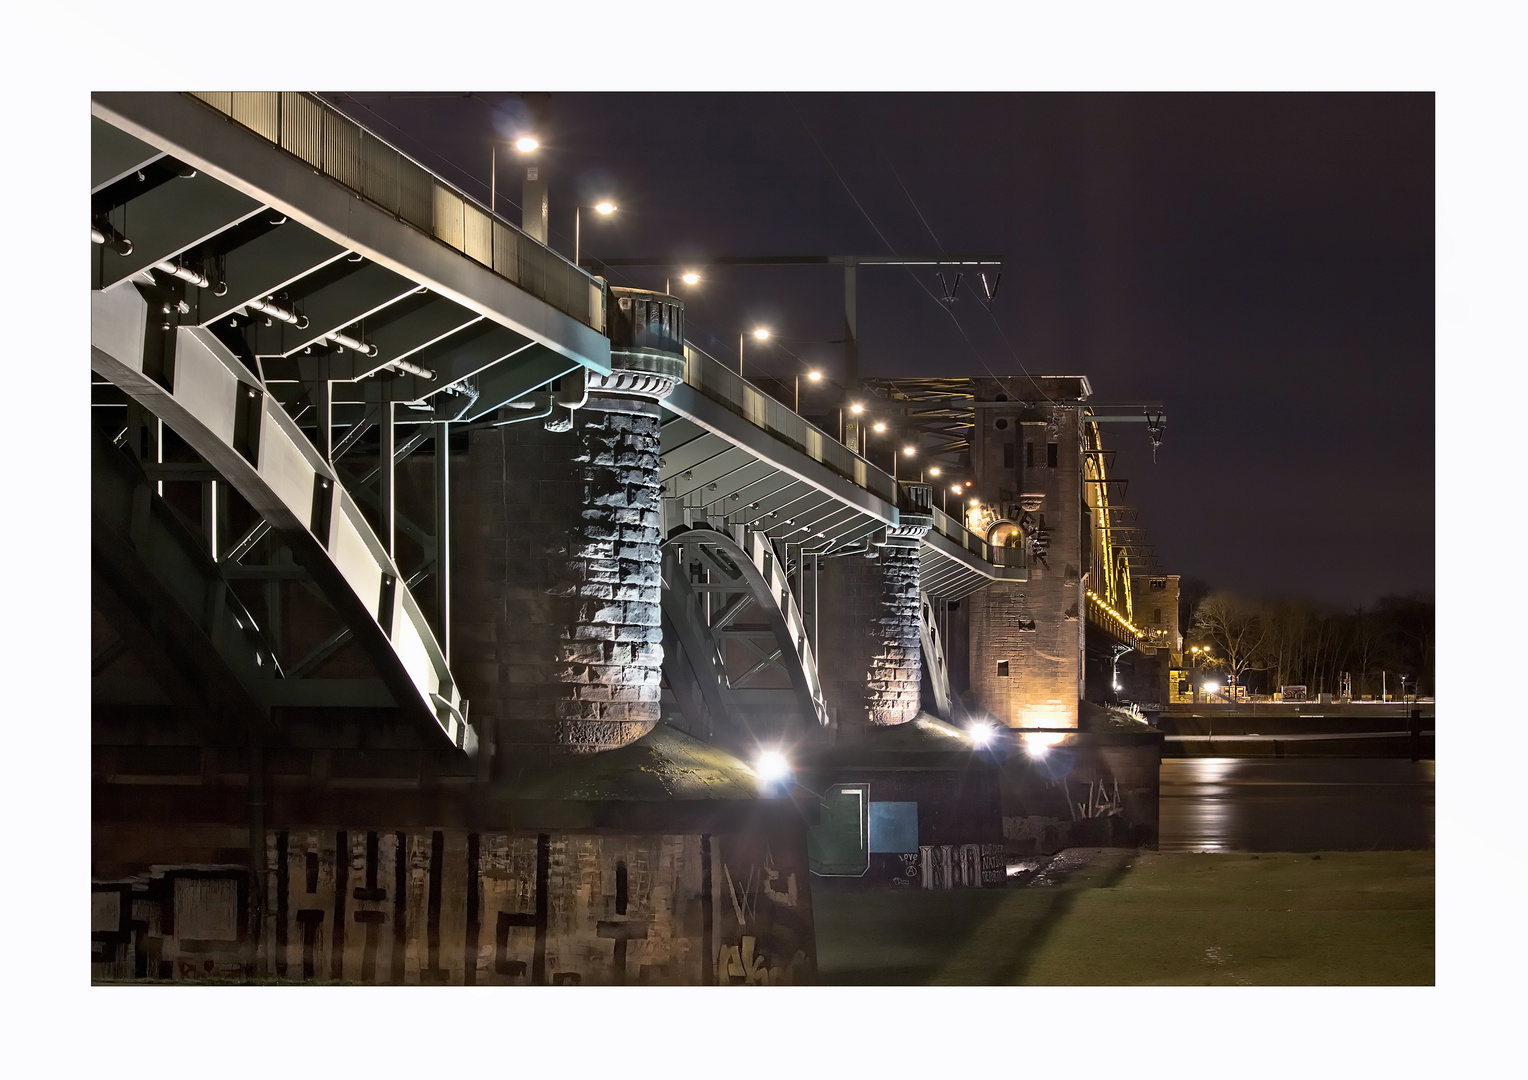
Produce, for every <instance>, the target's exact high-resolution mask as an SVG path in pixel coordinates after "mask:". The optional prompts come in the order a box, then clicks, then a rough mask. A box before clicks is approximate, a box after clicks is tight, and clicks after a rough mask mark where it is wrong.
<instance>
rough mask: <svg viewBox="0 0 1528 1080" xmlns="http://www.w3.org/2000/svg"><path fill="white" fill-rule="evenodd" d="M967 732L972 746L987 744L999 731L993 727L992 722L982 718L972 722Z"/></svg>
mask: <svg viewBox="0 0 1528 1080" xmlns="http://www.w3.org/2000/svg"><path fill="white" fill-rule="evenodd" d="M966 734H967V735H968V736H970V739H971V745H972V746H986V745H987V744H988V743H990V742H991V741H992V737H993V736H994V735H995V734H997V732H996V731H995V730H994V729H993V727H992V725H991V724H989V723H987V722H986V721H984V720H982V721H978V722H976V723H974V724H972V725H971V726H970V727H969V728H967V729H966Z"/></svg>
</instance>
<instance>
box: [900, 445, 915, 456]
mask: <svg viewBox="0 0 1528 1080" xmlns="http://www.w3.org/2000/svg"><path fill="white" fill-rule="evenodd" d="M917 452H918V448H917V447H916V446H904V447H902V453H904V454H906V455H907V456H908V457H912V456H913V455H914V454H916V453H917Z"/></svg>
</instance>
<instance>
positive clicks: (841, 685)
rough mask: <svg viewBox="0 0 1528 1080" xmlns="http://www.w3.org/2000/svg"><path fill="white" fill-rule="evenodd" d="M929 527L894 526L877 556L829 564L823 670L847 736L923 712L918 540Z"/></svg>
mask: <svg viewBox="0 0 1528 1080" xmlns="http://www.w3.org/2000/svg"><path fill="white" fill-rule="evenodd" d="M926 531H927V529H925V528H923V527H914V528H909V529H894V530H892V531H891V534H890V535H889V536H888V537H887V544H886V546H885V547H882V548H880V550H879V554H878V556H877V557H876V558H874V559H865V558H861V557H859V556H852V555H851V556H846V557H844V558H839V559H829V560H827V561H826V562H824V563H823V564H822V570H821V574H820V579H819V585H818V590H819V601H820V605H821V606H820V608H819V615H818V619H819V624H818V625H819V628H820V647H819V650H818V670H819V672H820V673H821V678H822V688H823V697H824V699H825V700H826V701H827V704H828V709H829V713H830V715H832V714H834V713H835V712H836V715H837V721H838V735H839V738H840V739H841V740H843V739H854V738H856V737H858V736H861V735H863V734H864V733H865V732H866V731H867V730H868V729H870V728H878V727H887V726H892V725H896V724H904V723H906V722H907V721H909V720H912V719H913V718H914V717H916V716H917V715H918V712H919V709H920V706H921V696H920V692H919V683H920V682H921V680H922V677H923V654H922V647H921V645H920V644H919V641H918V544H919V542H920V541H921V540H922V534H923V533H924V532H926Z"/></svg>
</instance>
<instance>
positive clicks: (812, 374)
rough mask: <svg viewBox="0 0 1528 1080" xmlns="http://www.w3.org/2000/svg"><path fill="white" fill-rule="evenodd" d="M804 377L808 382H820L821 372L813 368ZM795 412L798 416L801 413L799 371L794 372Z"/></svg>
mask: <svg viewBox="0 0 1528 1080" xmlns="http://www.w3.org/2000/svg"><path fill="white" fill-rule="evenodd" d="M806 377H807V381H808V382H821V381H822V372H820V371H818V370H817V369H816V368H813V369H812V370H811V371H808V372H807V373H806ZM796 412H797V414H798V415H799V414H800V412H801V372H799V371H798V372H796Z"/></svg>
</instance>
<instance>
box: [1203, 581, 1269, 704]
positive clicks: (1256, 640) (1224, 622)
mask: <svg viewBox="0 0 1528 1080" xmlns="http://www.w3.org/2000/svg"><path fill="white" fill-rule="evenodd" d="M1193 635H1194V637H1196V638H1197V639H1199V640H1200V641H1204V642H1208V643H1209V644H1210V645H1212V646H1214V647H1215V648H1217V649H1219V650H1220V657H1219V659H1220V661H1221V663H1223V664H1224V665H1225V668H1226V670H1227V671H1228V672H1230V675H1231V688H1232V689H1231V695H1232V696H1233V697H1234V696H1235V694H1236V690H1235V687H1236V686H1237V684H1238V683H1240V682H1241V678H1242V676H1243V675H1245V674H1246V673H1247V671H1248V670H1249V669H1251V668H1255V667H1260V666H1262V665H1263V663H1264V658H1263V653H1264V651H1265V646H1266V644H1267V641H1268V619H1267V618H1266V617H1265V615H1264V612H1263V609H1262V607H1261V605H1259V604H1257V603H1256V602H1255V601H1252V600H1249V599H1247V598H1246V597H1244V596H1238V595H1237V594H1236V593H1231V592H1223V591H1216V592H1212V593H1210V594H1209V595H1208V596H1206V597H1205V598H1204V599H1203V600H1201V601H1199V604H1198V606H1197V607H1195V608H1194V623H1193Z"/></svg>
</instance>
